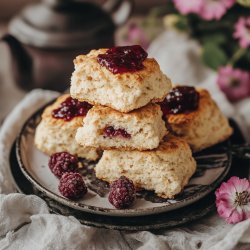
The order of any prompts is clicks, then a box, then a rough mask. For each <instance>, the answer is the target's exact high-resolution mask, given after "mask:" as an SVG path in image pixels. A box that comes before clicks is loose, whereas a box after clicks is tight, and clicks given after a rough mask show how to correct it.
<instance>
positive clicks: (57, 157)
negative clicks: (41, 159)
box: [49, 152, 78, 178]
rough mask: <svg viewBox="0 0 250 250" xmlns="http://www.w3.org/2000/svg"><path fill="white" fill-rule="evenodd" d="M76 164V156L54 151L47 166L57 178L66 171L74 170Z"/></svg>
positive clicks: (75, 169)
mask: <svg viewBox="0 0 250 250" xmlns="http://www.w3.org/2000/svg"><path fill="white" fill-rule="evenodd" d="M77 164H78V158H77V157H76V156H74V155H71V154H69V153H67V152H59V153H55V154H53V155H51V156H50V159H49V168H50V170H51V172H52V173H53V174H54V175H55V176H57V177H58V178H60V177H61V176H62V175H63V174H64V173H66V172H76V171H77Z"/></svg>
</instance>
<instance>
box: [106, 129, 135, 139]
mask: <svg viewBox="0 0 250 250" xmlns="http://www.w3.org/2000/svg"><path fill="white" fill-rule="evenodd" d="M103 135H104V137H110V138H112V137H123V138H126V139H130V138H131V135H130V134H129V133H128V132H127V131H126V130H125V129H122V128H119V129H115V128H114V127H112V126H108V127H106V128H104V129H103Z"/></svg>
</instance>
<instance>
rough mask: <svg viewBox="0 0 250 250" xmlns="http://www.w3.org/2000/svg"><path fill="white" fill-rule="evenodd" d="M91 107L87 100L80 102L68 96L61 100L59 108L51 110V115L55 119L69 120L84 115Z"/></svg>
mask: <svg viewBox="0 0 250 250" xmlns="http://www.w3.org/2000/svg"><path fill="white" fill-rule="evenodd" d="M91 108H92V105H91V104H89V103H87V102H80V101H78V100H77V99H73V98H72V97H68V98H67V99H66V100H65V101H64V102H62V103H61V104H60V106H59V108H57V109H54V110H53V111H52V116H53V117H54V118H57V119H63V120H65V121H70V120H72V119H73V118H74V117H76V116H85V115H86V114H87V113H88V111H89V110H90V109H91Z"/></svg>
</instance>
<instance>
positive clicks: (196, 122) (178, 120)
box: [163, 88, 232, 152]
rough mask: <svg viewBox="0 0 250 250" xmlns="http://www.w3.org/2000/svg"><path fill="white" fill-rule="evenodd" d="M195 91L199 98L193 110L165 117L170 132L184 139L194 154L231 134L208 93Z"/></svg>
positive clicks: (199, 90)
mask: <svg viewBox="0 0 250 250" xmlns="http://www.w3.org/2000/svg"><path fill="white" fill-rule="evenodd" d="M173 90H174V89H173ZM196 91H197V92H198V95H199V98H198V102H197V108H196V109H195V110H192V111H190V112H183V113H178V114H167V115H166V118H167V123H168V126H169V129H170V131H172V132H173V133H174V134H175V135H177V136H180V137H181V138H183V139H185V140H186V141H187V142H188V144H189V145H190V147H191V149H192V150H193V151H194V152H197V151H200V150H202V149H205V148H207V147H210V146H212V145H215V144H217V143H219V142H222V141H224V140H226V139H227V138H228V137H229V136H230V135H231V134H232V128H231V127H230V125H229V123H228V119H227V118H226V117H225V116H224V115H223V114H222V112H221V111H220V109H219V108H218V106H217V105H216V103H215V102H214V101H213V99H212V98H211V96H210V94H209V92H208V91H207V90H205V89H199V88H197V89H196ZM170 94H171V92H170ZM191 99H192V98H191ZM189 105H191V104H190V101H189ZM186 106H187V105H186ZM163 112H164V110H163Z"/></svg>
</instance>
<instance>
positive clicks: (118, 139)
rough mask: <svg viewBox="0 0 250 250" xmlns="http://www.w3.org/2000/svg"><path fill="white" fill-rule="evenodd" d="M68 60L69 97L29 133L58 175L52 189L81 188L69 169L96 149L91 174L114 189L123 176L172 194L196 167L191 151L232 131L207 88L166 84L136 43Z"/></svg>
mask: <svg viewBox="0 0 250 250" xmlns="http://www.w3.org/2000/svg"><path fill="white" fill-rule="evenodd" d="M74 64H75V71H74V72H73V75H72V79H71V88H70V95H63V96H61V97H59V98H58V99H57V100H56V102H55V103H53V104H52V105H50V106H48V107H47V108H46V109H45V111H44V112H43V114H42V121H41V122H40V124H39V125H38V127H37V129H36V135H35V144H36V146H37V148H38V149H40V150H41V151H43V152H44V153H46V154H48V155H50V156H51V157H50V161H49V167H50V169H51V171H52V172H53V173H54V174H55V175H56V176H57V177H58V178H61V179H60V184H59V190H60V192H61V194H63V195H64V196H65V197H67V198H70V199H76V198H79V197H82V196H83V195H84V193H86V187H85V184H83V179H82V177H81V176H80V174H79V173H74V172H75V171H76V172H77V166H78V165H77V161H78V160H77V158H75V157H82V158H86V159H88V160H97V159H98V158H100V151H103V154H102V157H101V159H100V160H99V162H98V163H97V165H96V167H95V172H96V177H97V178H99V179H102V180H104V181H107V182H109V183H111V182H114V181H115V184H114V185H115V186H119V185H120V184H121V183H119V181H118V182H116V180H117V179H119V178H120V177H121V176H125V177H127V178H128V179H129V180H124V178H125V177H124V178H123V177H122V178H123V179H122V180H121V182H123V184H124V183H126V185H127V186H126V185H125V184H124V185H125V186H126V188H128V187H131V185H132V184H131V183H130V180H131V181H132V182H133V184H134V185H135V186H136V187H137V188H143V189H146V190H152V191H154V192H155V193H156V194H157V195H158V196H160V197H163V198H173V197H174V196H175V195H176V194H178V193H180V192H181V190H182V189H183V187H184V186H185V185H187V183H188V181H189V179H190V178H191V176H192V175H193V173H194V172H195V170H196V162H195V160H194V158H193V157H192V151H194V152H197V151H200V150H202V149H204V148H207V147H209V146H212V145H214V144H217V143H219V142H221V141H223V140H225V139H227V138H228V137H229V136H230V135H231V133H232V129H231V127H230V126H229V123H228V120H227V119H226V118H225V117H224V115H223V114H222V113H221V111H220V110H219V108H218V106H217V105H216V104H215V102H214V101H213V100H212V98H211V96H210V95H209V93H208V92H207V91H206V90H202V89H195V88H194V87H188V86H177V87H174V88H172V85H171V81H170V80H169V79H168V77H167V76H165V75H164V74H163V73H162V72H161V70H160V67H159V65H158V63H157V62H156V61H155V60H154V59H152V58H147V53H146V52H145V51H144V50H143V49H142V48H141V47H140V46H137V45H136V46H125V47H115V48H111V49H99V50H92V51H91V52H90V53H89V54H87V55H80V56H78V57H77V58H76V59H75V60H74ZM70 154H71V155H70ZM72 172H73V173H72ZM77 183H78V184H79V183H80V184H79V185H78V184H77ZM112 185H113V184H112ZM112 185H111V192H110V195H109V197H110V196H112V195H113V193H112ZM79 187H81V188H79ZM126 188H125V189H126ZM128 189H129V188H128ZM82 190H85V191H84V192H83V191H82ZM117 190H118V191H117V192H118V193H119V195H120V193H121V192H120V191H119V190H120V189H119V188H117ZM131 190H132V189H131ZM128 192H129V191H128ZM133 192H134V191H133ZM113 196H114V195H113ZM131 197H132V196H131ZM126 199H127V197H125V198H124V200H126ZM131 200H133V199H131ZM111 203H112V202H111ZM112 204H113V205H114V203H112ZM123 205H124V204H123ZM127 205H128V204H127ZM127 205H126V206H119V205H118V206H116V205H114V206H115V207H117V208H124V207H127Z"/></svg>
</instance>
